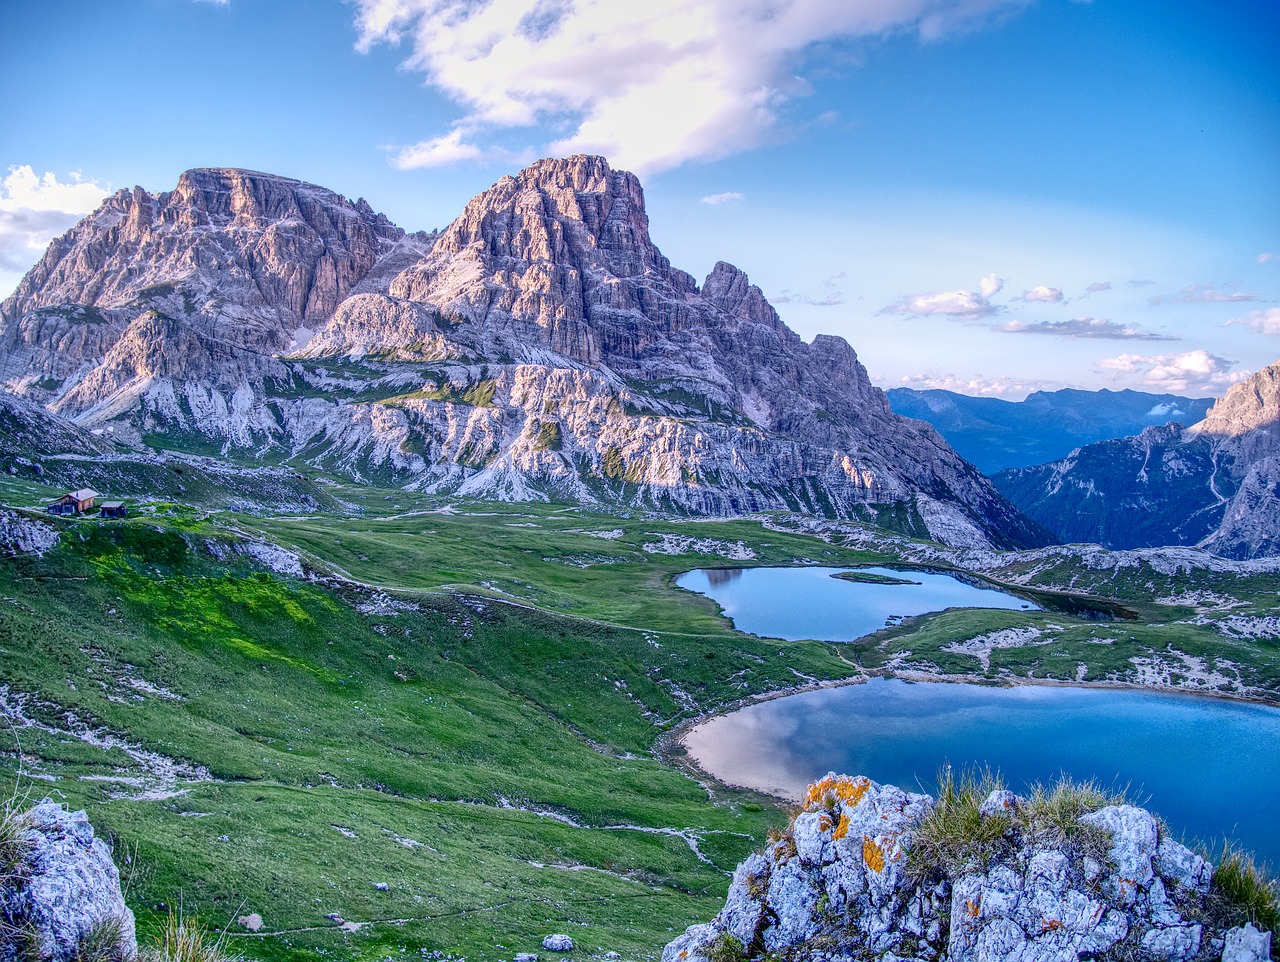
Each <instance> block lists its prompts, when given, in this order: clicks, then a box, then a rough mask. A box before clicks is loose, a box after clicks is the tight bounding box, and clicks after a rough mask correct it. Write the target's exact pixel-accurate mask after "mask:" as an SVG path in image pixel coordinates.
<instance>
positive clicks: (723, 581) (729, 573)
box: [702, 568, 742, 588]
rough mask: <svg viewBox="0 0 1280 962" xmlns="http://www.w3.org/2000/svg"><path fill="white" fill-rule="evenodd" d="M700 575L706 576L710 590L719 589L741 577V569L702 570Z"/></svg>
mask: <svg viewBox="0 0 1280 962" xmlns="http://www.w3.org/2000/svg"><path fill="white" fill-rule="evenodd" d="M702 573H703V574H704V575H706V576H707V584H709V585H710V586H711V587H712V588H719V587H720V586H721V585H727V584H728V583H729V582H731V581H737V580H738V579H739V578H741V577H742V569H741V568H703V569H702Z"/></svg>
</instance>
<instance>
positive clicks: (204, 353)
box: [0, 155, 1043, 545]
mask: <svg viewBox="0 0 1280 962" xmlns="http://www.w3.org/2000/svg"><path fill="white" fill-rule="evenodd" d="M23 285H24V286H23V287H22V288H21V289H20V291H19V294H18V296H17V297H16V298H15V299H11V301H10V303H9V304H7V305H6V315H5V316H6V319H7V320H6V321H5V322H3V323H2V324H0V383H3V384H4V385H5V386H7V387H8V389H9V390H11V391H14V392H15V393H19V394H22V395H24V396H26V397H28V398H30V399H32V400H35V401H37V402H39V403H41V404H43V405H45V406H47V407H48V408H49V409H51V410H54V411H56V412H58V413H60V414H63V415H65V416H66V417H69V418H71V419H72V420H74V421H76V422H77V423H78V424H82V425H89V424H93V425H98V424H102V423H105V422H108V421H110V422H112V423H113V424H117V422H119V423H118V424H117V428H118V430H117V433H116V437H121V436H124V435H126V434H128V433H129V432H131V431H134V430H139V431H145V432H148V433H152V434H155V433H157V430H158V431H159V432H164V431H174V432H186V433H187V434H190V433H191V432H193V431H194V432H198V433H200V434H202V435H205V436H208V437H210V438H216V439H218V440H222V441H224V443H226V444H227V445H230V446H235V447H248V446H250V445H253V446H257V445H260V444H266V445H279V446H280V447H283V448H287V449H288V450H290V451H292V452H294V453H298V452H301V451H304V450H305V451H308V452H311V455H310V457H312V458H317V459H320V461H324V462H325V463H332V464H336V465H340V466H341V467H342V469H343V470H347V471H351V472H355V473H360V474H363V472H364V471H365V470H377V471H380V472H383V473H386V474H388V475H393V476H396V477H398V478H402V479H404V480H406V481H407V482H409V483H412V484H414V485H416V486H418V487H422V488H430V489H432V490H459V491H463V492H464V493H468V494H480V493H490V494H493V493H496V494H497V496H500V497H536V496H540V495H539V493H540V492H542V491H543V490H544V489H551V490H554V491H556V492H557V493H558V494H559V496H570V497H575V498H581V499H583V500H588V501H591V500H598V499H604V500H614V499H619V498H628V499H631V498H636V499H639V500H638V501H637V502H636V503H651V504H653V505H656V506H668V507H670V506H675V507H678V508H679V510H682V511H691V512H694V513H734V512H741V511H754V510H774V509H779V508H790V509H793V510H813V511H818V512H821V513H827V514H833V515H841V516H854V515H856V516H869V515H875V516H878V512H880V510H881V506H882V505H889V504H901V503H903V502H910V507H909V516H910V520H909V522H908V524H909V526H910V530H911V532H912V533H929V532H937V533H938V536H939V537H944V538H946V539H947V540H949V541H950V542H952V543H965V544H970V543H972V544H985V543H990V542H991V541H993V542H994V543H997V544H1010V545H1013V544H1026V543H1036V542H1037V541H1039V540H1042V538H1043V536H1042V533H1041V532H1038V531H1036V530H1034V529H1032V528H1031V527H1029V526H1028V525H1027V523H1026V521H1025V519H1022V518H1020V517H1019V516H1017V514H1016V513H1015V512H1014V511H1013V510H1012V508H1011V507H1010V506H1009V505H1008V504H1007V503H1005V502H1003V501H1002V500H1001V499H1000V498H999V496H998V495H996V494H995V492H994V490H993V489H992V488H991V486H990V485H989V483H988V482H987V481H986V480H985V479H983V478H982V477H981V476H980V475H979V474H978V473H977V472H976V471H974V470H973V469H972V468H971V467H970V466H969V465H967V464H965V463H964V462H963V461H961V460H960V459H959V458H957V457H956V455H955V454H954V452H952V451H951V450H950V449H949V448H948V447H947V446H946V444H945V443H944V442H942V440H941V439H940V438H939V437H938V436H937V435H936V434H935V433H934V432H933V431H932V430H931V429H929V428H928V427H927V426H926V425H922V424H920V423H918V422H912V421H906V420H904V419H902V418H899V417H897V416H895V415H893V414H892V413H891V412H890V411H889V409H888V407H887V405H886V403H885V398H884V395H883V394H882V393H881V392H880V391H879V390H878V389H876V388H875V387H874V386H873V385H872V384H871V383H870V379H869V378H868V377H867V372H866V370H865V369H864V368H863V367H862V365H861V364H860V363H859V361H858V357H857V354H856V353H855V352H854V350H853V349H852V348H851V347H850V346H849V345H848V344H847V343H846V342H845V341H844V340H843V339H840V338H833V337H820V338H817V339H815V340H814V342H813V343H812V344H811V345H810V344H805V343H804V341H802V340H801V339H800V337H799V336H798V335H797V334H795V333H794V332H793V331H791V330H790V329H789V328H787V327H786V325H785V324H784V323H783V322H782V319H781V318H780V317H779V316H778V314H777V312H776V311H774V309H773V308H772V307H771V306H770V305H769V303H768V301H767V300H766V299H765V297H764V295H763V293H762V292H761V291H760V289H759V288H758V287H756V286H754V285H752V284H751V282H750V280H749V279H748V278H747V276H746V274H745V273H743V272H742V271H741V270H739V269H737V268H736V267H733V266H732V265H730V264H727V263H724V262H721V263H718V264H717V265H716V266H715V268H714V269H713V270H712V271H711V273H710V275H709V276H708V277H707V279H706V282H705V283H704V284H703V285H702V287H701V289H700V288H699V287H698V285H697V283H696V282H695V281H694V279H693V278H692V277H691V276H690V275H689V274H686V273H684V272H683V271H680V270H676V269H675V268H673V267H672V266H671V264H670V262H669V261H668V260H667V259H666V258H665V257H664V256H663V255H662V253H661V252H660V251H659V250H658V249H657V247H656V246H655V245H654V244H653V241H652V239H651V238H650V236H649V220H648V215H647V214H646V212H645V198H644V191H643V190H642V188H641V186H640V182H639V180H638V179H637V178H636V177H635V176H634V175H633V174H630V173H628V172H626V171H621V170H615V169H614V168H612V167H611V166H610V165H609V163H608V162H607V161H606V160H605V159H604V158H602V157H593V156H586V155H579V156H574V157H567V158H562V159H549V160H542V161H538V162H537V163H534V164H532V165H530V166H529V167H527V168H525V169H524V170H522V171H520V172H519V173H517V174H516V175H514V176H510V177H504V178H502V179H501V180H499V181H498V182H497V183H496V184H494V185H493V186H492V187H490V188H489V189H487V190H485V191H483V192H482V193H480V194H478V195H477V196H476V197H475V198H474V199H472V200H471V202H470V203H468V204H467V206H466V208H465V209H464V210H463V212H462V213H461V215H460V216H459V217H458V218H457V219H456V220H454V221H453V222H452V223H451V224H450V225H449V226H448V228H447V229H446V230H445V231H444V232H443V233H441V234H440V235H438V236H437V235H425V234H423V235H407V236H406V235H405V234H404V232H403V231H401V230H400V229H399V228H396V227H394V226H392V225H391V224H390V223H389V222H388V221H387V220H386V218H384V217H381V216H380V215H377V214H374V213H373V212H372V211H371V210H370V209H369V207H368V205H366V204H363V202H352V201H349V200H347V199H345V198H343V197H342V196H340V195H338V194H336V193H334V192H332V191H328V190H325V189H324V188H320V187H316V186H314V185H311V184H307V183H304V182H302V181H298V180H293V179H290V178H286V177H276V176H272V175H269V174H262V173H258V172H256V171H249V170H240V169H234V168H198V169H194V170H189V171H187V172H185V173H184V174H183V175H182V176H181V178H179V181H178V184H177V186H176V187H175V188H174V189H173V190H172V191H169V192H166V193H161V194H154V195H153V194H150V193H148V192H146V191H143V190H141V189H138V190H135V191H132V192H127V191H126V192H122V193H120V194H117V195H115V196H114V197H112V198H111V199H110V200H109V201H108V202H107V203H106V204H104V205H103V207H102V208H101V209H100V210H99V211H98V212H96V213H95V214H93V215H91V216H90V217H88V218H86V219H85V221H83V222H82V223H81V224H80V225H78V226H77V227H76V228H75V229H74V230H72V231H71V232H69V233H68V234H67V235H66V236H65V237H64V238H62V239H61V240H60V241H58V242H55V244H54V245H52V246H51V247H50V249H49V253H48V254H47V255H46V257H45V259H44V260H43V261H42V262H41V264H40V265H39V266H38V267H37V268H36V269H35V270H33V271H32V272H31V274H29V275H28V277H27V278H26V280H24V282H23ZM282 356H287V357H282ZM330 356H342V357H345V358H346V359H348V360H350V361H351V362H353V363H352V365H351V366H350V367H348V368H347V370H349V371H350V373H351V377H349V378H347V377H344V378H341V379H335V378H334V377H332V376H330V375H329V374H325V373H324V369H323V366H320V367H317V366H316V365H314V364H311V365H309V364H308V363H307V361H304V360H303V358H306V359H314V358H322V357H330ZM401 362H412V363H413V365H416V366H409V365H407V364H402V363H401ZM423 364H431V365H435V367H433V368H432V369H431V370H430V371H429V372H428V373H429V378H430V379H429V380H428V381H426V382H425V383H424V382H423V380H422V379H423V377H424V372H423V368H422V366H421V365H423ZM304 382H305V385H304ZM384 391H385V392H386V393H385V394H380V392H384ZM333 392H339V395H338V396H337V397H334V396H331V395H332V394H333ZM317 395H319V396H317ZM353 397H363V398H375V399H376V398H379V397H381V398H382V399H383V400H384V401H385V403H382V402H381V401H378V400H374V401H372V402H369V403H365V402H364V401H361V402H360V403H349V404H348V403H344V401H343V398H347V399H350V398H353ZM894 510H896V509H894ZM989 539H990V541H989Z"/></svg>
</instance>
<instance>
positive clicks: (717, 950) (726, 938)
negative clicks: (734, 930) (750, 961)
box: [703, 932, 747, 962]
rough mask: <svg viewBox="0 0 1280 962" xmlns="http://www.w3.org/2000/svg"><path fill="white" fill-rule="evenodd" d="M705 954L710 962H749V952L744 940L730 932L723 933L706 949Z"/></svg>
mask: <svg viewBox="0 0 1280 962" xmlns="http://www.w3.org/2000/svg"><path fill="white" fill-rule="evenodd" d="M703 954H705V955H706V957H707V959H708V962H746V960H747V950H746V949H745V948H744V947H743V945H742V940H741V939H739V938H737V937H736V936H732V935H730V934H729V933H728V932H721V933H720V934H719V935H718V936H717V937H716V939H715V941H714V942H712V943H711V944H710V945H708V946H707V947H706V949H705V950H704V953H703Z"/></svg>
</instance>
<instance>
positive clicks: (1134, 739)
mask: <svg viewBox="0 0 1280 962" xmlns="http://www.w3.org/2000/svg"><path fill="white" fill-rule="evenodd" d="M684 744H685V746H686V747H687V748H688V750H689V753H690V755H692V756H693V758H694V759H696V760H697V762H698V764H699V765H701V766H702V768H703V769H705V770H706V771H708V772H710V773H711V774H712V775H714V776H716V777H717V778H720V779H721V780H723V781H726V782H732V783H733V784H736V785H743V786H746V787H749V788H756V789H760V790H762V791H767V792H771V793H773V794H777V795H783V796H786V797H792V798H797V797H799V796H800V795H802V794H803V791H804V788H805V786H806V785H808V783H809V782H811V781H812V780H813V779H815V778H820V777H821V776H823V775H825V774H826V773H827V772H828V771H836V772H843V773H846V774H850V775H867V776H869V777H870V778H873V779H875V780H876V781H878V782H887V783H890V784H894V785H898V786H900V787H901V788H904V789H908V790H912V791H922V790H923V791H928V790H930V789H931V787H932V785H933V783H934V780H935V778H936V776H937V772H938V769H939V768H940V767H941V766H942V765H944V764H948V763H949V764H951V765H952V766H953V767H954V768H956V769H963V768H965V767H966V766H969V767H972V766H988V765H989V766H990V767H991V768H992V769H995V770H998V771H999V772H1001V773H1002V774H1003V775H1004V777H1005V780H1006V781H1007V782H1008V783H1009V787H1010V788H1012V789H1013V790H1014V791H1016V792H1022V791H1024V790H1025V789H1026V787H1027V785H1028V784H1030V783H1032V782H1036V781H1042V782H1051V781H1053V780H1054V779H1055V778H1056V777H1057V776H1058V775H1059V773H1061V772H1065V773H1067V774H1068V775H1071V776H1072V777H1074V778H1077V779H1088V778H1092V779H1095V780H1097V781H1098V782H1100V783H1101V784H1102V785H1103V786H1104V787H1108V788H1110V787H1117V788H1124V787H1125V786H1128V787H1129V791H1128V796H1129V798H1130V799H1131V800H1133V801H1134V802H1135V803H1136V804H1139V805H1142V806H1144V807H1146V808H1149V809H1150V810H1152V811H1153V812H1155V813H1157V814H1159V815H1160V816H1162V817H1163V818H1164V819H1165V821H1166V822H1167V823H1168V824H1169V826H1170V827H1171V828H1172V830H1173V832H1174V834H1175V836H1181V835H1184V834H1185V836H1186V838H1187V839H1194V838H1200V839H1203V840H1205V841H1209V842H1211V843H1213V842H1215V841H1216V842H1217V843H1219V844H1220V842H1221V839H1222V838H1223V836H1229V837H1231V838H1232V839H1233V840H1234V841H1236V842H1238V843H1240V844H1241V845H1243V846H1244V847H1245V848H1247V849H1251V850H1252V851H1253V852H1254V853H1255V854H1257V855H1258V856H1259V857H1261V858H1262V859H1263V860H1264V861H1268V862H1270V863H1271V864H1272V865H1273V866H1275V865H1280V821H1278V817H1280V816H1277V807H1276V799H1277V798H1280V709H1276V708H1269V707H1266V706H1262V705H1251V704H1245V703H1241V702H1232V701H1226V700H1223V699H1215V698H1206V697H1198V696H1194V695H1170V694H1163V693H1158V692H1144V691H1132V690H1127V689H1126V690H1120V689H1088V688H1066V687H1051V686H1040V685H1028V686H1022V687H1016V688H993V687H988V686H981V685H964V684H947V683H929V682H915V683H912V682H906V681H902V680H901V679H894V678H872V679H871V680H869V681H868V682H866V683H865V684H858V685H847V686H844V687H839V688H828V689H823V690H820V691H812V692H803V693H800V694H796V695H788V696H786V697H783V698H776V699H774V700H772V701H766V702H760V703H758V704H755V705H750V706H748V707H746V708H743V709H741V710H740V711H736V712H733V713H732V714H728V715H723V716H719V717H716V718H712V719H710V720H709V721H707V722H706V723H704V724H702V725H700V726H698V727H697V728H696V729H694V730H693V731H691V732H690V733H689V734H688V735H687V736H686V737H685V740H684ZM1211 847H1216V846H1211Z"/></svg>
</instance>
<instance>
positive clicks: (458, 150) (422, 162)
mask: <svg viewBox="0 0 1280 962" xmlns="http://www.w3.org/2000/svg"><path fill="white" fill-rule="evenodd" d="M464 136H465V131H464V130H463V129H462V128H460V127H459V128H456V129H455V130H453V132H452V133H448V134H445V135H443V136H441V137H434V138H432V139H431V140H422V141H419V142H418V143H416V144H412V145H410V146H408V147H401V148H400V149H399V150H397V151H396V152H395V153H394V154H393V155H392V157H391V162H392V164H394V165H395V166H396V167H398V168H400V169H401V170H413V169H416V168H419V167H449V166H452V165H453V164H458V163H462V162H464V161H468V160H471V161H487V160H502V161H513V162H515V163H525V164H527V163H531V162H532V161H533V160H535V159H536V157H537V155H536V153H535V152H534V151H533V150H526V151H524V152H522V153H517V152H514V151H505V150H486V149H482V148H480V147H477V146H476V145H475V144H468V143H465V142H464V141H463V139H462V138H463V137H464Z"/></svg>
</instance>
